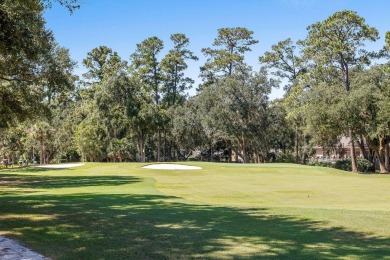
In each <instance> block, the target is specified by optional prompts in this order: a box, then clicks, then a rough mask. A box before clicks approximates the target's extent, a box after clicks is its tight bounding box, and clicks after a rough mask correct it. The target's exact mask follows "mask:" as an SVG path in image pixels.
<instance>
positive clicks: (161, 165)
mask: <svg viewBox="0 0 390 260" xmlns="http://www.w3.org/2000/svg"><path fill="white" fill-rule="evenodd" d="M142 168H146V169H155V170H200V169H202V168H201V167H198V166H188V165H182V164H168V163H158V164H150V165H146V166H144V167H142Z"/></svg>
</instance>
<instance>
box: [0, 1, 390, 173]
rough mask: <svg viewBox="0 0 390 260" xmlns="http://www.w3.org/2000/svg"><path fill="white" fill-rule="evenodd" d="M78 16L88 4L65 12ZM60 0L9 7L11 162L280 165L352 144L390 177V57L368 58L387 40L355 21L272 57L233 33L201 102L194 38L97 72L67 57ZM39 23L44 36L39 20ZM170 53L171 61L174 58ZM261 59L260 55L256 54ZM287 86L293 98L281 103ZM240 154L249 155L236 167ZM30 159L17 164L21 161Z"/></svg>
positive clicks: (343, 14) (209, 70) (208, 64)
mask: <svg viewBox="0 0 390 260" xmlns="http://www.w3.org/2000/svg"><path fill="white" fill-rule="evenodd" d="M58 2H60V3H61V4H63V5H65V6H66V7H67V8H68V9H69V10H70V11H71V12H72V11H73V10H74V9H75V8H77V7H78V6H77V1H74V0H72V1H58ZM50 4H51V2H50V1H43V2H41V1H36V0H29V1H10V0H5V1H3V3H1V4H0V5H1V8H0V19H1V24H2V30H1V34H0V55H1V59H0V66H1V70H0V84H1V88H0V99H1V103H0V131H1V136H2V138H1V140H0V141H1V144H0V149H1V153H2V156H3V157H4V158H8V159H9V160H18V159H19V158H28V159H29V158H33V157H34V158H39V160H40V163H49V162H58V161H61V160H67V161H76V160H83V161H109V162H122V161H141V162H144V161H176V160H185V159H188V157H189V156H191V155H192V154H193V152H194V151H200V152H201V153H200V154H199V155H198V158H199V159H203V160H209V161H213V160H220V159H221V158H224V159H225V160H226V161H231V160H232V159H234V157H235V159H236V160H238V158H240V159H241V160H242V161H243V162H246V163H248V162H255V163H258V162H268V161H274V160H278V159H280V158H285V157H286V156H287V155H293V160H295V161H296V162H302V163H305V162H306V160H307V158H308V157H310V156H311V155H312V153H313V146H314V145H317V146H324V147H334V148H335V149H337V144H338V141H339V140H340V138H341V137H342V136H347V137H350V138H351V147H352V149H351V150H352V151H353V154H352V156H351V164H352V170H353V171H358V168H357V158H356V157H357V156H356V154H355V153H354V151H355V149H354V147H355V146H356V147H359V148H360V149H361V154H362V155H363V156H364V158H365V159H367V160H369V161H371V162H373V161H374V160H377V161H378V165H379V170H380V171H381V172H389V171H390V150H389V143H390V133H389V130H390V119H389V118H390V108H389V104H390V102H389V101H390V85H389V72H390V70H389V63H388V58H389V51H388V50H389V48H388V47H389V45H390V34H389V33H388V34H387V35H386V40H387V41H386V43H387V45H386V46H384V47H383V49H381V50H377V51H368V50H367V49H366V48H365V44H366V43H368V42H373V41H376V40H378V39H379V36H378V31H377V30H376V29H375V28H374V27H371V26H369V25H368V24H366V22H365V20H364V18H362V17H360V16H359V15H358V14H357V13H355V12H353V11H340V12H336V13H334V14H333V15H331V16H330V17H329V18H327V19H326V20H324V21H321V22H318V23H315V24H312V25H310V26H308V27H307V36H306V38H305V39H302V40H298V41H296V42H294V41H293V40H292V39H290V38H289V39H285V40H281V41H280V42H278V43H276V44H275V45H273V46H272V48H271V50H269V51H267V52H265V53H264V54H263V55H261V56H260V57H259V62H260V64H261V65H262V66H261V68H260V69H258V70H254V69H253V68H252V67H251V66H249V65H248V64H246V63H245V56H246V55H248V54H249V53H251V48H252V46H253V45H254V44H257V43H258V40H256V39H254V38H253V31H250V30H249V29H247V28H243V27H233V28H221V29H218V31H217V32H216V38H215V39H214V42H213V43H212V46H211V47H206V48H203V49H202V50H201V51H202V54H203V55H204V56H205V57H206V61H205V63H204V64H203V65H202V66H201V67H200V75H199V77H200V78H201V79H202V83H201V84H199V85H198V86H196V88H197V89H196V95H195V96H192V97H189V96H188V94H187V93H188V90H189V89H191V88H193V87H195V86H194V80H193V79H191V78H189V77H188V76H186V70H187V68H188V62H189V61H196V60H198V57H196V56H195V55H194V53H193V52H192V51H191V48H190V47H191V46H190V39H189V38H188V37H186V35H185V34H183V33H175V34H172V35H171V37H170V41H171V43H172V46H173V47H172V48H171V49H170V50H165V49H164V42H163V41H162V40H161V39H159V38H157V37H150V38H147V39H145V40H144V41H142V42H140V43H139V44H137V45H136V49H135V51H134V53H129V56H128V58H124V57H120V56H119V54H118V53H117V52H115V51H114V50H112V49H111V48H110V47H108V46H97V47H96V48H94V49H92V50H91V51H90V52H88V53H87V54H86V57H85V59H84V60H83V66H85V68H86V69H87V72H86V73H85V74H83V75H81V76H77V75H75V74H74V72H73V70H74V67H75V66H76V63H75V62H74V61H73V60H72V59H71V57H70V55H69V51H68V50H67V49H66V48H63V47H60V46H58V44H57V43H56V42H55V39H54V37H53V35H52V32H51V31H50V30H48V29H47V28H45V22H44V19H43V17H42V12H43V10H44V8H46V7H47V6H48V5H50ZM31 20H34V21H35V22H34V23H31V22H30V21H31ZM162 51H165V53H166V54H165V55H162ZM251 55H253V54H252V53H251ZM282 84H283V85H284V86H283V89H284V91H285V94H284V97H283V98H281V99H278V100H270V98H269V95H270V92H271V89H272V88H274V87H279V86H280V85H282ZM233 154H234V155H235V156H233ZM16 158H17V159H16Z"/></svg>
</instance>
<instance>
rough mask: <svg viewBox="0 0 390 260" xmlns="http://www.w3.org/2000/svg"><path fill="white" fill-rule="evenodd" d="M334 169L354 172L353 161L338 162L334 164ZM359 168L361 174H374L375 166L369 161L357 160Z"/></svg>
mask: <svg viewBox="0 0 390 260" xmlns="http://www.w3.org/2000/svg"><path fill="white" fill-rule="evenodd" d="M334 167H335V168H336V169H340V170H343V171H352V161H351V160H343V161H337V162H336V163H335V164H334ZM357 167H358V171H359V172H364V173H367V172H373V171H374V169H373V165H372V163H371V162H370V161H369V160H366V159H362V158H357Z"/></svg>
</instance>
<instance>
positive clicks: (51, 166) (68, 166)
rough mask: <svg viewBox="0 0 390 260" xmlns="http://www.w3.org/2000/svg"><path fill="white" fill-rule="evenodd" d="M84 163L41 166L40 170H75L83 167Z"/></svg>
mask: <svg viewBox="0 0 390 260" xmlns="http://www.w3.org/2000/svg"><path fill="white" fill-rule="evenodd" d="M83 165H84V163H63V164H45V165H39V166H37V167H39V168H55V169H63V168H73V167H78V166H83Z"/></svg>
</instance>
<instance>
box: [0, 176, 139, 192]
mask: <svg viewBox="0 0 390 260" xmlns="http://www.w3.org/2000/svg"><path fill="white" fill-rule="evenodd" d="M139 181H140V179H139V178H137V177H131V176H37V175H20V174H7V175H2V176H0V188H1V187H9V188H18V189H27V188H28V189H58V188H78V187H88V186H119V185H124V184H130V183H135V182H139ZM18 193H21V191H18Z"/></svg>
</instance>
